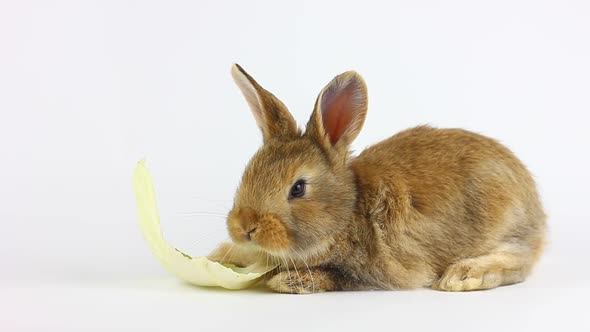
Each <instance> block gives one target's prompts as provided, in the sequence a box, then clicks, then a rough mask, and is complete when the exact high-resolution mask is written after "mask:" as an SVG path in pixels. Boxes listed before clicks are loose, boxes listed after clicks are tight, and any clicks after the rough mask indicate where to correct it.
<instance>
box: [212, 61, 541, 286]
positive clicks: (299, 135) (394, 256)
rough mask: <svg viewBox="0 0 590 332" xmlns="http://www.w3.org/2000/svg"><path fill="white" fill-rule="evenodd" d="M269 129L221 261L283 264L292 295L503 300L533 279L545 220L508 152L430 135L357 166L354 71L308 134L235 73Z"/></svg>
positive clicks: (230, 223) (317, 111)
mask: <svg viewBox="0 0 590 332" xmlns="http://www.w3.org/2000/svg"><path fill="white" fill-rule="evenodd" d="M231 73H232V76H233V79H234V80H235V82H236V84H237V86H238V87H239V89H240V90H241V92H242V93H243V95H244V97H245V99H246V101H247V103H248V105H249V106H250V110H251V111H252V114H253V115H254V118H255V120H256V123H257V124H258V126H259V127H260V130H261V131H262V137H263V145H262V147H261V148H260V149H259V150H258V152H256V153H255V154H254V156H253V157H252V159H251V160H250V162H249V163H248V165H247V167H246V169H245V171H244V174H243V177H242V180H241V183H240V186H239V188H238V190H237V192H236V195H235V198H234V204H233V207H232V209H231V211H230V212H229V214H228V217H227V228H228V232H229V235H230V238H231V240H232V242H231V243H226V244H223V245H222V246H220V247H219V248H218V249H216V250H215V251H214V252H213V253H212V254H211V255H210V258H211V259H213V260H217V261H221V262H227V263H233V264H236V265H240V266H246V265H249V264H252V263H254V262H257V261H262V262H265V261H266V263H269V262H274V263H276V264H279V265H278V267H277V268H276V269H275V270H274V271H273V272H272V273H269V274H268V277H267V278H266V280H265V281H266V284H267V285H268V287H269V288H271V289H272V290H274V291H277V292H282V293H296V294H305V293H317V292H325V291H342V290H375V289H382V290H396V289H414V288H420V287H429V288H432V289H435V290H441V291H472V290H483V289H491V288H494V287H498V286H502V285H510V284H515V283H519V282H521V281H523V280H524V279H525V277H527V275H529V274H530V272H531V269H532V267H533V265H534V264H535V263H536V262H537V261H538V259H539V256H540V255H541V252H542V250H543V247H544V243H545V236H546V216H545V213H544V212H543V208H542V206H541V202H540V199H539V195H538V193H537V190H536V185H535V182H534V180H533V178H532V176H531V174H530V173H529V172H528V171H527V169H526V168H525V166H524V165H523V164H522V163H521V162H520V161H519V160H518V159H517V158H516V157H515V156H514V154H513V153H512V152H511V151H509V150H508V149H507V148H506V147H504V146H502V145H501V144H499V143H498V142H496V141H495V140H493V139H491V138H488V137H484V136H482V135H479V134H476V133H473V132H469V131H466V130H462V129H437V128H433V127H430V126H419V127H416V128H412V129H407V130H405V131H402V132H400V133H397V134H395V135H394V136H392V137H390V138H388V139H386V140H384V141H382V142H379V143H377V144H375V145H372V146H370V147H368V148H367V149H365V150H364V151H362V152H361V153H360V154H359V155H358V156H356V157H354V156H352V154H351V151H350V149H349V147H350V144H351V143H352V142H353V140H354V139H355V138H356V137H357V135H358V134H359V132H360V130H361V128H362V126H363V123H364V121H365V117H366V115H367V106H368V99H367V87H366V84H365V81H364V80H363V78H362V77H361V76H360V75H359V74H358V73H356V72H354V71H347V72H345V73H343V74H341V75H338V76H336V77H335V78H334V79H333V80H332V81H331V82H330V83H328V85H327V86H326V87H324V89H323V90H321V92H320V93H319V96H318V97H317V100H316V102H315V106H314V109H313V112H312V114H311V117H310V119H309V121H308V123H307V125H306V127H305V131H304V132H302V131H301V130H300V129H299V128H298V127H297V124H296V122H295V120H294V118H293V116H292V115H291V114H290V113H289V111H288V110H287V107H286V106H285V105H284V104H283V103H282V102H281V101H280V100H279V99H278V98H277V97H275V96H274V95H273V94H271V93H270V92H268V91H266V90H265V89H264V88H262V87H261V86H260V85H259V84H258V83H257V82H256V81H255V80H254V79H253V78H252V77H251V76H250V75H249V74H248V73H246V71H245V70H244V69H243V68H242V67H240V66H239V65H237V64H235V65H233V67H232V71H231Z"/></svg>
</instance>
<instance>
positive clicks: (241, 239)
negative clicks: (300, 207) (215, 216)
mask: <svg viewBox="0 0 590 332" xmlns="http://www.w3.org/2000/svg"><path fill="white" fill-rule="evenodd" d="M227 225H228V231H229V234H230V237H231V238H232V240H233V241H234V242H235V243H239V244H247V245H254V246H256V247H259V248H260V249H261V250H263V251H265V252H268V253H271V254H272V253H285V252H286V251H288V250H289V248H290V247H291V244H292V243H293V240H292V238H291V236H290V232H289V230H288V229H287V227H286V225H285V223H284V222H283V221H282V219H281V218H280V217H278V216H277V215H274V214H270V213H265V214H258V213H256V212H255V211H254V210H253V209H251V208H235V209H233V210H232V211H231V212H230V213H229V215H228V221H227Z"/></svg>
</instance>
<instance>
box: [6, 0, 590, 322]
mask: <svg viewBox="0 0 590 332" xmlns="http://www.w3.org/2000/svg"><path fill="white" fill-rule="evenodd" d="M588 17H590V3H589V2H588V1H584V0H580V1H558V0H554V1H493V2H491V1H486V2H483V1H391V2H385V1H379V2H377V1H375V2H371V1H362V2H359V1H353V2H344V1H338V2H321V3H316V2H315V1H303V2H296V3H295V2H294V3H293V4H290V5H285V4H279V3H278V2H275V1H266V2H260V1H235V2H233V3H224V2H221V1H208V2H204V1H199V2H196V1H195V2H170V1H166V2H164V1H162V2H152V1H141V2H124V1H101V2H90V1H54V2H51V3H50V2H41V1H39V2H29V1H12V2H8V1H4V2H2V3H0V48H1V49H0V156H1V158H2V159H1V163H0V184H1V185H0V202H2V203H0V222H1V223H2V225H1V226H2V231H1V232H0V259H1V260H2V264H3V265H2V269H1V271H0V312H2V314H1V315H0V330H2V331H19V330H43V331H48V330H56V331H57V330H59V331H80V330H106V329H108V330H122V331H129V330H131V329H141V330H159V331H175V330H193V331H194V330H207V329H214V328H215V327H216V328H217V329H220V330H223V329H228V328H229V327H230V326H233V325H231V324H239V326H240V330H255V329H258V328H262V329H264V330H271V329H272V330H293V329H308V330H320V329H322V328H343V329H345V330H358V329H359V328H361V327H362V328H363V329H366V328H372V329H377V328H379V329H383V330H399V331H405V330H419V329H424V330H427V329H431V330H432V329H435V328H436V329H442V330H446V329H447V328H448V329H449V330H450V329H453V330H456V331H461V330H464V331H467V330H473V329H477V330H483V331H485V330H498V329H502V330H548V331H554V330H556V329H560V330H566V331H574V330H577V331H584V330H586V331H587V330H588V329H589V327H590V326H589V323H588V318H587V316H585V313H586V309H587V308H588V300H587V299H588V297H589V296H590V290H589V288H590V280H589V279H590V277H588V276H589V275H590V274H589V272H590V268H589V267H588V265H589V263H588V262H589V261H590V259H588V257H587V255H588V252H589V250H590V244H589V241H588V240H587V238H588V233H589V230H590V226H589V224H590V223H589V221H590V218H589V217H590V213H589V212H588V203H587V200H588V197H589V195H588V194H589V190H588V188H589V184H590V181H589V177H590V175H589V172H588V169H590V161H589V158H590V154H589V153H588V144H589V143H590V134H589V131H588V130H587V127H588V115H587V114H588V112H589V111H590V98H589V97H588V96H589V95H588V92H589V91H590V61H588V59H590V41H589V38H588V36H589V35H590V20H588ZM232 62H239V63H240V64H241V65H243V66H244V68H246V70H248V71H249V72H250V73H251V74H252V75H253V76H254V77H255V78H256V79H257V80H258V81H259V82H260V83H261V84H262V85H263V86H264V87H266V88H268V89H269V90H270V91H272V92H273V93H275V94H276V95H277V96H278V97H280V98H281V99H282V100H283V101H284V102H285V103H286V104H287V106H289V107H290V109H291V110H292V112H293V114H294V116H295V118H296V119H297V120H298V121H300V123H301V124H303V123H304V122H305V120H307V118H308V116H309V113H310V112H311V108H312V106H313V102H314V101H315V97H316V95H317V93H318V92H319V91H320V89H321V88H322V87H323V86H324V85H325V84H326V83H327V82H328V81H329V80H330V79H331V78H332V77H333V76H335V75H336V74H338V73H340V72H342V71H345V70H348V69H355V70H357V71H358V72H360V73H361V74H362V75H363V76H364V77H365V79H366V81H367V84H368V86H369V98H370V107H369V114H368V118H367V121H366V124H365V128H364V130H363V131H362V132H361V134H360V136H359V138H358V139H357V141H356V142H355V143H354V147H355V149H357V150H360V149H362V148H363V147H365V146H367V145H368V144H370V143H372V142H376V141H378V140H380V139H383V138H385V137H387V136H389V135H391V134H392V133H394V132H396V131H399V130H401V129H403V128H407V127H410V126H414V125H417V124H423V123H430V124H433V125H436V126H441V127H463V128H467V129H471V130H474V131H477V132H480V133H483V134H486V135H489V136H492V137H495V138H498V139H499V140H501V141H502V142H504V143H505V144H506V145H508V146H509V147H510V148H511V149H512V150H513V151H515V152H516V154H517V155H518V156H519V157H520V158H521V159H522V160H523V161H524V162H525V164H527V165H528V166H529V168H530V169H531V171H532V172H533V173H534V174H535V176H536V178H537V180H538V183H539V187H540V190H541V194H542V196H543V200H544V203H545V206H546V209H547V212H548V214H549V216H550V219H549V224H550V228H551V236H550V241H551V242H550V245H549V248H548V252H547V255H546V256H545V257H544V258H543V260H542V261H541V264H540V266H539V268H538V269H537V271H536V273H535V274H534V275H533V277H532V278H531V280H529V281H527V282H526V283H523V284H521V285H516V286H512V287H504V288H500V289H497V290H493V291H489V292H476V293H464V294H446V293H439V292H434V291H430V290H418V291H407V292H405V291H404V292H365V293H337V294H321V295H313V296H288V295H277V294H271V293H266V292H264V291H263V290H258V291H256V290H252V291H245V292H227V291H216V290H207V289H196V288H190V287H186V286H184V285H181V284H179V283H178V282H177V280H175V279H174V277H173V276H171V275H169V274H167V273H166V272H165V271H164V270H163V268H162V267H161V266H159V264H158V262H157V261H156V260H155V259H154V258H153V257H152V256H151V254H150V252H149V250H148V248H147V246H146V245H145V244H144V243H143V240H142V238H141V235H140V231H139V229H138V225H137V219H136V217H137V216H136V211H135V202H134V199H133V193H132V185H131V184H132V181H131V180H132V179H131V175H132V170H133V167H134V166H135V162H136V161H137V160H138V159H139V158H141V157H144V156H147V157H149V164H150V166H151V168H152V171H153V174H154V177H155V181H156V186H157V193H158V198H159V203H160V209H161V211H162V219H163V227H164V230H165V233H166V236H167V239H168V240H169V241H170V242H171V243H174V244H175V245H177V246H178V247H179V248H181V249H183V250H184V251H186V252H189V253H193V254H205V253H207V252H208V251H209V250H210V249H212V247H213V246H214V245H215V244H217V243H219V242H220V241H222V240H223V239H224V238H226V236H227V235H226V234H225V230H224V221H223V219H222V218H217V217H208V216H203V215H188V216H187V215H183V214H185V213H187V212H217V213H225V212H227V208H228V207H229V206H230V205H231V198H232V196H233V192H234V190H235V187H236V185H237V183H238V181H239V178H240V176H241V172H242V170H243V167H244V165H245V163H246V162H247V160H248V159H249V158H250V156H251V155H252V154H253V153H254V151H255V150H256V148H257V147H258V146H259V144H260V142H261V139H260V133H259V132H258V129H257V128H256V125H255V123H254V120H253V119H252V116H251V114H250V113H249V111H248V109H247V106H246V103H245V101H244V100H243V98H242V96H241V95H240V94H239V92H238V89H237V88H236V87H234V85H233V82H232V81H231V78H230V75H229V68H230V64H231V63H232ZM210 200H215V202H212V201H210ZM217 200H219V201H217ZM221 320H226V321H228V323H227V325H222V326H217V325H214V324H217V322H219V321H221ZM324 330H325V329H324Z"/></svg>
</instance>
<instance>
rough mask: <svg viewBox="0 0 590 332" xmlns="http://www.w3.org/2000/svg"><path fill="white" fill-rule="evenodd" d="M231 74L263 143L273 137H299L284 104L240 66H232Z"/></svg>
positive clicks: (293, 121)
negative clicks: (256, 125) (260, 132)
mask: <svg viewBox="0 0 590 332" xmlns="http://www.w3.org/2000/svg"><path fill="white" fill-rule="evenodd" d="M231 74H232V77H233V79H234V81H235V82H236V85H237V86H238V87H239V88H240V90H241V91H242V94H243V95H244V98H246V101H247V102H248V105H249V106H250V110H251V111H252V114H253V115H254V118H255V119H256V123H257V124H258V127H260V130H261V131H262V136H263V138H264V141H265V142H267V141H268V140H269V139H271V138H273V137H289V138H293V137H298V136H300V134H301V133H300V131H299V129H298V128H297V123H296V122H295V119H293V116H292V115H291V113H289V110H288V109H287V107H286V106H285V104H283V103H282V102H281V101H280V100H279V99H278V98H277V97H275V96H274V95H273V94H272V93H270V92H268V91H266V90H265V89H264V88H263V87H261V86H260V85H259V84H258V83H257V82H256V81H255V80H254V79H253V78H252V76H250V75H249V74H248V73H247V72H246V71H245V70H244V69H243V68H242V67H240V65H238V64H234V65H233V66H232V69H231Z"/></svg>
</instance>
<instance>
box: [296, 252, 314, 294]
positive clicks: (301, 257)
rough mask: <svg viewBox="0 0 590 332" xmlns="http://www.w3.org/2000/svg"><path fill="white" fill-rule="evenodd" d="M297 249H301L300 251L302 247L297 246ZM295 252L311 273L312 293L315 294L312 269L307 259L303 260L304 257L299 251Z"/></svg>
mask: <svg viewBox="0 0 590 332" xmlns="http://www.w3.org/2000/svg"><path fill="white" fill-rule="evenodd" d="M297 248H299V250H301V247H299V246H297ZM293 252H294V253H296V254H297V256H299V258H300V259H301V261H302V262H303V264H305V267H307V272H308V273H309V278H310V279H311V292H312V293H315V282H314V280H313V273H311V269H310V268H309V265H308V264H307V262H306V261H305V258H303V256H301V254H300V253H299V252H297V250H293Z"/></svg>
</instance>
